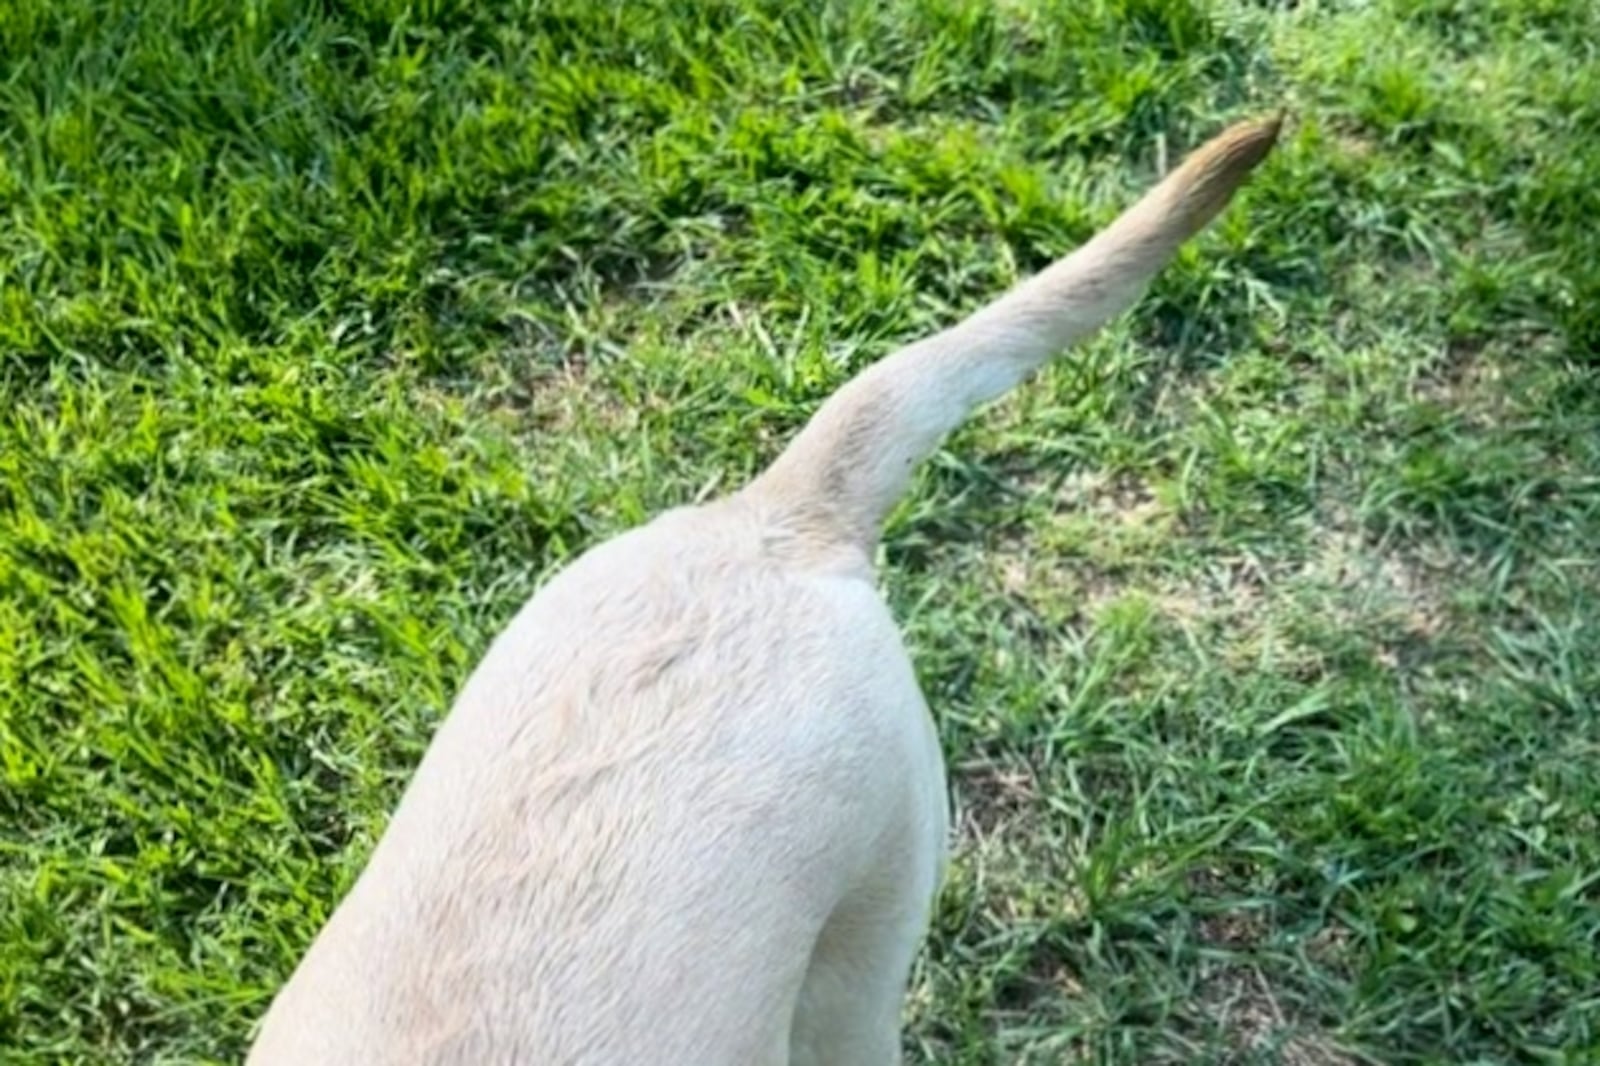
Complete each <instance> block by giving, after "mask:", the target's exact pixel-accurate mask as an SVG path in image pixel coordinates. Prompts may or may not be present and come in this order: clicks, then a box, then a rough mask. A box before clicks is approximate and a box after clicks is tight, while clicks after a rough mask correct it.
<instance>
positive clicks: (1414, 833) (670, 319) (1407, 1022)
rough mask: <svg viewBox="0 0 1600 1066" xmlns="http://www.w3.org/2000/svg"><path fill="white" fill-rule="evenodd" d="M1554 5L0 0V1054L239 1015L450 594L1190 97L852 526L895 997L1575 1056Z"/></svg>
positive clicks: (836, 366)
mask: <svg viewBox="0 0 1600 1066" xmlns="http://www.w3.org/2000/svg"><path fill="white" fill-rule="evenodd" d="M1597 42H1600V5H1596V4H1594V3H1593V2H1592V0H1432V2H1430V0H1370V2H1358V0H1326V2H1320V3H1319V2H1311V0H1306V2H1302V3H1299V4H1294V3H1281V4H1275V3H1264V2H1263V3H1246V2H1243V0H1236V2H1218V3H1216V4H1212V5H1206V4H1201V3H1198V2H1195V0H1172V2H1161V0H1054V2H1033V0H989V2H983V0H971V2H956V0H886V2H882V3H867V2H856V3H848V4H841V3H827V4H819V5H813V6H808V5H804V4H798V3H786V2H781V0H704V2H695V3H687V2H685V3H669V2H667V0H628V2H626V3H619V4H615V5H611V4H605V3H596V2H593V0H521V2H515V3H512V2H507V3H499V4H474V3H470V2H467V0H431V2H429V0H423V2H417V3H411V4H405V3H400V2H398V0H352V2H347V3H338V2H335V0H323V2H320V3H304V2H291V0H239V2H237V3H221V2H213V3H206V2H204V0H141V2H135V0H0V1061H3V1062H4V1063H6V1064H7V1066H34V1064H45V1063H52V1064H53V1063H95V1064H99V1063H139V1064H174V1063H199V1062H216V1061H227V1060H235V1061H236V1060H237V1059H238V1058H239V1056H240V1054H241V1052H242V1050H243V1048H244V1046H245V1044H246V1042H247V1040H248V1038H249V1034H250V1029H251V1026H252V1024H253V1023H254V1021H255V1019H256V1018H257V1017H258V1016H259V1014H260V1012H261V1011H262V1010H263V1009H264V1008H265V1006H266V1003H267V1000H268V998H269V997H270V995H271V994H272V992H273V991H274V989H275V987H276V986H277V984H278V983H279V982H280V981H281V980H282V979H283V978H284V977H285V976H286V975H287V973H288V972H289V970H290V968H291V967H292V966H293V965H294V963H295V962H296V960H297V958H298V956H299V954H300V952H301V951H302V950H303V949H304V947H305V945H306V944H307V943H308V941H309V940H310V938H311V936H312V935H313V933H314V932H315V931H316V929H317V928H318V926H319V924H320V923H321V921H322V920H323V919H324V918H325V917H326V915H327V914H328V912H329V910H330V908H331V906H332V905H333V903H334V902H335V901H336V900H337V899H338V897H339V896H340V894H341V893H342V892H343V891H344V890H345V889H346V888H347V887H348V886H349V885H350V883H351V881H352V879H353V877H354V876H355V874H356V872H357V871H358V870H359V868H360V866H361V863H362V861H363V858H364V856H365V855H366V854H367V853H368V851H369V849H370V847H371V846H372V843H373V841H374V840H375V838H376V836H377V835H378V833H379V832H380V831H381V830H382V828H383V825H384V820H385V817H386V813H387V811H388V810H389V809H390V807H391V806H392V804H393V803H394V801H395V799H396V798H397V796H398V794H399V792H400V790H401V788H402V787H403V785H404V783H405V781H406V779H407V774H408V772H409V770H410V768H411V767H412V766H413V765H414V764H415V762H416V760H417V758H418V757H419V755H420V753H421V752H422V750H423V748H424V746H425V745H426V743H427V741H428V737H429V736H430V734H431V732H432V730H433V728H434V726H435V725H436V724H437V722H438V720H439V717H440V716H441V715H442V714H443V713H444V712H445V711H446V709H447V708H448V706H449V703H450V701H451V699H452V696H453V694H454V692H455V690H456V688H457V686H458V685H459V684H460V683H461V681H462V680H463V679H464V677H465V675H466V673H467V671H468V670H469V669H470V668H471V666H472V665H473V663H474V662H475V660H476V657H477V656H478V655H479V654H480V653H481V652H482V651H483V649H484V648H485V646H486V644H487V642H488V640H489V639H490V637H491V636H492V635H493V634H494V632H495V631H496V630H497V628H498V627H499V626H500V625H501V624H502V623H503V622H504V621H505V620H506V619H507V618H508V617H509V616H510V614H511V613H512V612H513V610H514V609H515V608H516V607H517V606H518V605H519V604H520V603H521V601H522V600H524V599H525V598H526V597H527V596H528V595H529V594H530V593H531V592H532V591H533V590H534V589H535V588H536V587H537V586H538V584H539V583H540V581H541V580H542V579H543V578H544V577H546V576H547V575H549V574H550V573H552V572H553V571H554V570H555V569H557V568H558V567H560V566H561V565H562V564H563V562H564V561H566V560H569V559H570V558H572V557H573V555H574V554H575V553H577V552H580V551H582V550H583V549H584V548H585V547H586V546H587V545H590V544H593V543H595V542H597V541H599V540H601V539H603V538H605V537H607V536H609V535H611V534H614V533H616V532H617V531H619V530H622V529H624V528H626V527H628V526H631V525H634V524H636V523H639V522H641V521H643V520H645V519H646V518H647V517H648V516H650V515H651V514H653V513H654V512H656V511H658V510H660V509H663V508H665V507H667V506H670V505H674V504H679V503H683V502H687V501H690V500H694V499H699V498H702V497H704V496H706V495H708V494H714V493H718V492H721V491H724V490H727V489H729V488H731V487H733V486H735V485H737V484H738V483H739V482H740V481H741V480H743V479H744V478H746V477H748V476H749V475H750V474H751V473H752V472H753V471H755V470H756V469H758V468H759V467H760V466H761V464H763V463H764V462H765V461H767V460H769V459H770V458H771V457H772V456H773V455H774V454H776V451H777V449H778V448H779V447H780V446H781V444H782V442H783V441H784V440H785V439H786V438H787V437H788V436H789V435H790V434H792V433H793V431H794V430H795V428H796V427H797V426H798V425H799V424H800V423H801V422H802V421H803V420H804V418H805V417H806V416H807V414H808V413H809V412H810V411H812V410H814V409H815V407H816V405H817V404H818V403H819V401H820V400H821V399H822V398H823V397H824V396H825V395H827V394H828V393H829V392H830V391H831V390H832V389H834V388H835V387H837V386H838V384H839V383H840V382H841V381H843V380H844V379H845V378H846V377H847V376H848V375H849V374H851V373H852V372H854V371H855V370H857V369H859V368H861V367H862V366H865V365H866V364H868V363H869V362H871V361H872V360H873V359H874V358H876V357H878V356H880V355H882V354H884V353H885V352H887V351H888V350H890V349H891V348H892V347H893V346H894V345H896V344H897V343H899V342H901V341H903V340H906V339H908V338H911V337H914V336H916V335H918V334H919V333H921V332H923V331H926V330H929V329H932V328H934V327H936V326H938V325H940V324H944V323H948V322H950V321H952V320H953V319H954V318H955V317H956V316H958V315H959V314H960V313H961V312H962V311H964V310H966V309H970V308H972V307H975V306H976V305H978V304H979V303H981V302H982V301H983V300H985V299H986V298H987V297H989V296H991V295H993V294H994V293H996V292H997V291H999V290H1000V289H1001V288H1003V287H1004V286H1005V285H1007V284H1009V283H1010V282H1012V281H1014V280H1016V279H1017V278H1018V277H1020V276H1022V275H1023V274H1025V273H1026V272H1028V271H1030V270H1032V269H1035V268H1037V267H1038V266H1040V265H1041V264H1043V263H1045V262H1047V261H1048V260H1049V259H1050V258H1052V257H1053V256H1055V255H1058V254H1060V253H1061V252H1063V251H1065V250H1066V249H1068V248H1070V247H1072V246H1073V245H1074V244H1075V243H1076V242H1078V241H1081V240H1082V239H1083V238H1084V237H1086V236H1087V235H1088V234H1089V233H1090V232H1092V231H1093V229H1094V228H1095V227H1096V226H1097V225H1099V224H1101V223H1103V222H1105V221H1106V220H1108V219H1109V218H1110V217H1111V216H1112V215H1113V214H1115V212H1116V211H1117V210H1118V208H1119V207H1121V206H1122V205H1125V204H1127V203H1128V202H1130V201H1131V198H1132V197H1133V196H1134V195H1135V194H1136V193H1137V191H1138V190H1139V189H1141V188H1143V187H1144V186H1145V185H1146V184H1147V183H1148V182H1149V181H1150V180H1151V179H1152V177H1153V176H1154V175H1155V174H1156V173H1157V172H1158V171H1159V169H1160V168H1161V167H1162V166H1163V164H1164V162H1165V163H1167V164H1170V163H1171V162H1174V161H1175V160H1176V159H1177V158H1178V156H1179V155H1180V154H1181V153H1182V151H1183V150H1184V149H1186V148H1187V147H1189V146H1192V145H1194V144H1196V143H1197V142H1198V141H1199V140H1201V139H1202V138H1204V137H1205V136H1206V135H1208V134H1210V133H1212V132H1214V131H1216V130H1217V129H1219V128H1220V127H1221V126H1222V124H1223V123H1224V122H1226V121H1228V120H1230V119H1233V118H1238V117H1243V116H1246V115H1250V114H1254V113H1259V112H1262V111H1266V110H1268V109H1272V108H1276V107H1278V106H1287V107H1288V108H1289V109H1290V111H1291V115H1292V121H1291V125H1290V128H1289V130H1288V131H1287V134H1286V137H1285V140H1284V142H1283V144H1282V145H1281V147H1280V150H1279V152H1278V153H1277V154H1276V155H1275V157H1274V158H1273V159H1272V160H1270V161H1269V163H1268V164H1267V165H1266V166H1265V167H1264V168H1263V170H1262V171H1261V172H1260V173H1259V174H1258V176H1257V178H1256V180H1255V181H1254V182H1253V183H1252V185H1251V186H1250V187H1249V189H1248V190H1247V191H1246V193H1245V194H1244V195H1243V196H1242V197H1241V198H1240V199H1239V201H1238V202H1237V203H1236V204H1235V206H1234V207H1233V208H1232V209H1231V210H1230V212H1229V213H1228V214H1227V215H1226V216H1225V218H1224V219H1222V220H1221V221H1220V222H1219V224H1218V225H1217V226H1216V227H1215V228H1214V229H1213V230H1212V231H1211V232H1209V233H1208V234H1207V235H1206V236H1205V237H1204V238H1202V239H1201V240H1199V241H1198V242H1196V243H1195V244H1194V245H1193V246H1191V247H1190V248H1189V249H1187V250H1186V252H1185V253H1184V254H1183V255H1182V256H1181V257H1180V260H1179V261H1178V262H1177V263H1176V264H1175V265H1174V266H1173V267H1172V268H1171V269H1169V270H1168V271H1167V272H1166V273H1165V274H1164V275H1163V276H1162V277H1161V279H1160V281H1159V282H1158V283H1157V284H1156V285H1155V286H1154V288H1153V290H1152V291H1151V293H1150V295H1149V296H1148V298H1147V299H1146V300H1145V301H1144V302H1143V304H1142V305H1141V306H1140V308H1139V309H1138V310H1137V311H1136V312H1134V313H1133V314H1131V315H1129V316H1126V317H1125V318H1124V319H1122V320H1119V322H1118V323H1117V324H1116V325H1115V326H1114V327H1113V328H1111V329H1110V330H1108V331H1107V332H1106V333H1105V334H1103V335H1102V336H1101V337H1099V338H1098V339H1096V340H1095V341H1094V342H1093V343H1091V344H1089V345H1087V346H1085V347H1083V348H1081V349H1079V350H1077V351H1075V352H1074V353H1072V354H1070V355H1068V356H1066V357H1064V358H1063V359H1062V360H1060V361H1059V362H1058V363H1056V364H1055V365H1053V366H1052V367H1051V368H1050V369H1049V370H1048V371H1047V372H1045V373H1044V374H1043V375H1042V376H1041V377H1040V378H1039V379H1038V380H1036V381H1035V382H1034V383H1032V384H1031V385H1029V386H1028V387H1026V388H1025V389H1023V390H1021V391H1019V392H1017V393H1016V394H1014V395H1013V396H1012V397H1010V398H1008V399H1007V400H1005V401H1003V402H1001V403H999V404H997V405H995V406H994V407H992V408H991V409H989V410H987V411H985V412H984V413H983V414H982V415H980V416H979V417H978V418H976V419H974V420H973V421H972V422H971V423H969V424H968V425H967V427H965V428H964V429H963V430H962V431H961V432H959V433H958V434H957V435H956V436H955V437H954V438H953V439H952V440H951V441H950V442H949V443H948V446H947V447H946V449H945V450H944V451H942V452H941V453H940V455H939V456H938V457H937V458H936V459H935V460H934V461H933V462H932V463H930V464H929V465H928V466H927V467H926V468H925V469H924V470H923V471H922V472H921V474H920V476H919V477H918V479H917V481H916V484H915V487H914V490H913V492H912V493H911V495H910V496H909V497H908V498H907V500H906V502H905V503H904V505H903V506H902V507H901V508H900V509H899V510H898V511H897V512H896V513H895V515H894V517H893V519H892V520H891V522H890V526H889V529H888V531H887V533H886V536H885V540H884V546H883V549H882V563H883V568H882V582H883V586H884V588H885V591H886V593H887V595H888V597H889V599H890V601H891V603H892V605H893V607H894V610H895V613H896V615H897V617H899V618H900V619H902V621H903V625H904V628H905V631H906V634H907V638H908V641H909V644H910V646H911V650H912V654H913V657H914V659H915V661H916V663H917V665H918V670H919V673H920V676H921V679H922V682H923V685H924V688H925V690H926V691H927V693H928V697H929V700H930V702H931V704H932V706H933V708H934V713H935V716H936V718H937V720H938V724H939V729H940V733H941V735H942V737H943V739H944V744H945V749H946V753H947V755H948V759H949V762H950V765H951V771H952V779H953V780H952V784H953V792H954V803H955V810H956V816H957V818H956V820H957V832H958V835H957V839H956V842H955V846H956V858H955V863H954V867H953V870H952V873H951V877H950V882H949V884H948V887H947V891H946V892H945V894H944V896H943V897H942V905H941V907H940V909H939V912H938V915H937V919H936V922H935V928H934V930H933V932H932V935H931V938H930V942H929V946H928V950H927V951H926V953H925V956H924V958H923V960H922V961H921V963H920V964H919V968H918V971H917V973H916V976H915V982H914V989H913V993H912V996H911V998H910V1001H909V1003H908V1006H907V1035H906V1042H907V1057H908V1062H910V1063H919V1064H920V1063H934V1062H937V1063H948V1064H958V1066H978V1064H989V1063H995V1064H1009V1063H1028V1064H1054V1063H1064V1062H1094V1063H1128V1064H1134V1063H1140V1064H1146V1063H1202V1062H1218V1063H1220V1062H1261V1063H1266V1062H1275V1061H1281V1062H1284V1063H1290V1064H1300V1066H1305V1064H1322V1066H1344V1064H1352V1063H1546V1064H1549V1063H1593V1062H1596V1061H1600V824H1597V816H1600V355H1597V354H1596V353H1597V350H1600V180H1597V179H1600V43H1597Z"/></svg>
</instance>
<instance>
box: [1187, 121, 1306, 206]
mask: <svg viewBox="0 0 1600 1066" xmlns="http://www.w3.org/2000/svg"><path fill="white" fill-rule="evenodd" d="M1283 120H1284V113H1283V112H1282V111H1279V112H1277V113H1276V114H1273V115H1271V116H1269V117H1267V118H1258V119H1251V120H1249V121H1246V122H1239V123H1236V124H1234V125H1232V126H1229V127H1228V128H1227V129H1225V130H1223V131H1222V132H1221V133H1219V134H1217V135H1216V136H1215V137H1213V138H1211V139H1210V140H1209V141H1207V142H1206V143H1205V144H1203V145H1201V146H1200V147H1199V148H1197V149H1195V150H1194V151H1193V152H1191V153H1190V154H1189V157H1188V158H1187V159H1185V160H1184V161H1183V165H1182V166H1180V167H1178V169H1177V170H1175V171H1173V172H1172V175H1171V176H1170V177H1169V178H1168V179H1167V183H1168V187H1169V188H1171V189H1172V191H1173V192H1174V193H1175V194H1176V195H1177V197H1179V198H1180V204H1181V210H1182V213H1183V214H1184V216H1185V221H1186V222H1187V228H1188V229H1189V230H1190V232H1191V233H1193V232H1194V231H1196V230H1198V229H1199V228H1200V227H1201V226H1204V225H1205V224H1206V223H1207V222H1209V221H1211V219H1212V218H1213V217H1215V216H1216V215H1217V213H1218V212H1220V211H1221V210H1222V209H1223V208H1224V207H1226V206H1227V203H1228V201H1229V200H1230V199H1232V198H1233V194H1234V193H1235V192H1237V191H1238V189H1239V186H1241V185H1243V184H1244V181H1245V179H1246V178H1247V177H1249V176H1250V172H1251V171H1253V170H1255V168H1256V167H1257V166H1258V165H1260V163H1261V161H1262V160H1263V159H1265V158H1266V157H1267V154H1268V153H1269V152H1271V151H1272V146H1273V145H1274V144H1276V143H1277V141H1278V133H1279V132H1280V131H1281V130H1282V129H1283Z"/></svg>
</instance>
